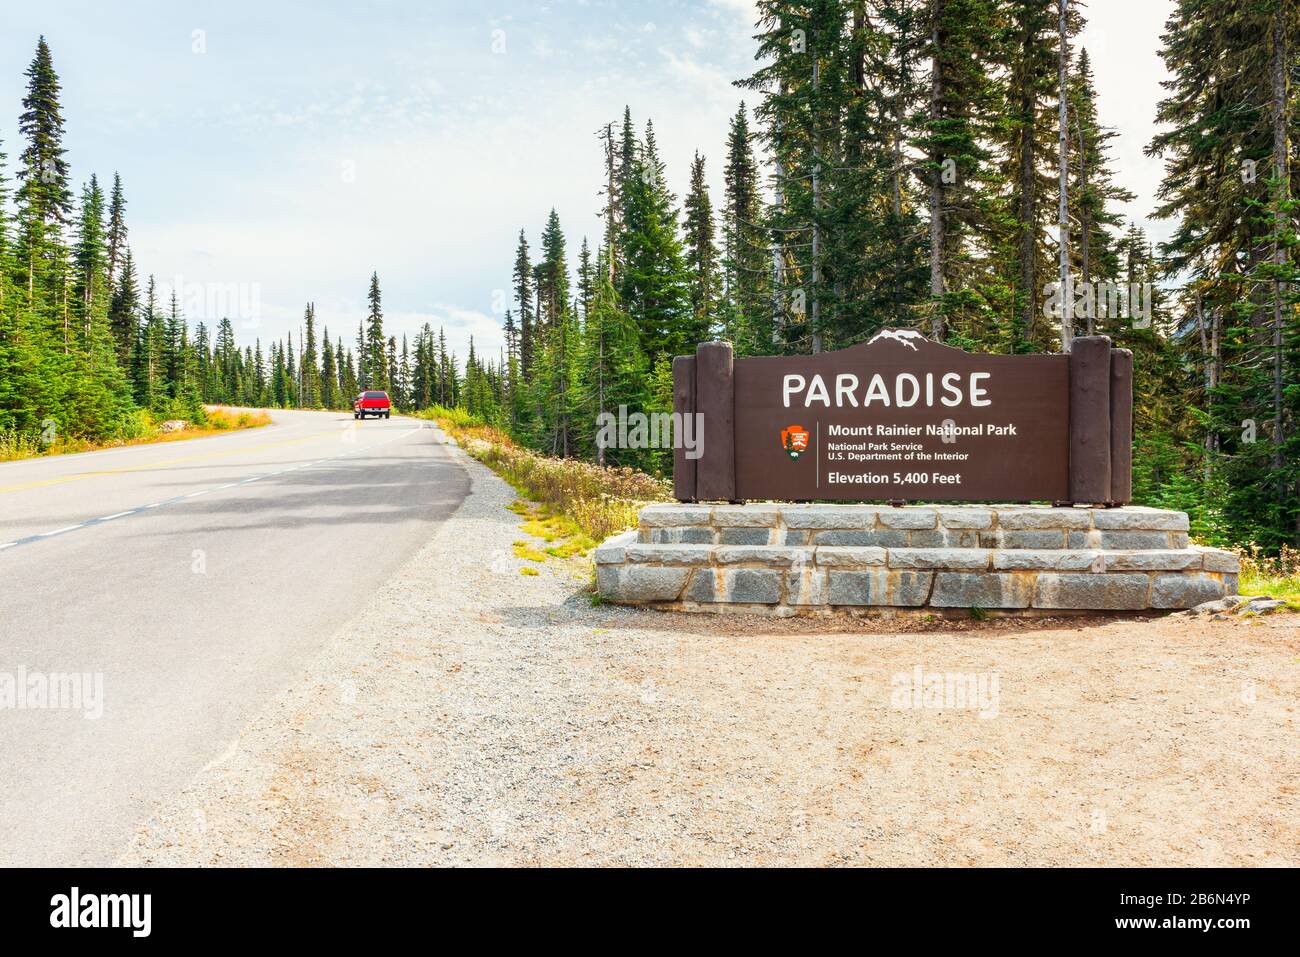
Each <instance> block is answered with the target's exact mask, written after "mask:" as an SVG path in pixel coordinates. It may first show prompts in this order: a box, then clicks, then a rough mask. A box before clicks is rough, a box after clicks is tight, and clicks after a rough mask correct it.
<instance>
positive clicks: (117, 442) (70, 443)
mask: <svg viewBox="0 0 1300 957" xmlns="http://www.w3.org/2000/svg"><path fill="white" fill-rule="evenodd" d="M144 418H145V421H144V424H143V426H142V434H140V435H133V436H131V437H129V438H114V439H99V440H90V439H84V438H79V437H77V436H68V437H62V436H61V437H60V438H58V439H56V440H55V441H54V442H52V443H50V444H49V445H45V444H43V443H42V442H41V441H40V438H39V436H37V435H33V434H31V433H27V432H0V462H13V461H17V460H18V459H30V458H37V457H38V456H50V455H70V454H73V453H76V452H94V451H97V450H99V449H113V448H122V447H124V446H128V445H154V444H157V443H161V442H179V441H182V440H185V439H198V438H203V437H204V436H209V435H218V434H220V433H222V432H232V431H235V430H238V429H256V428H261V427H262V426H264V425H270V424H271V417H270V416H269V415H268V414H267V413H265V412H259V411H256V410H248V409H227V408H222V407H220V406H214V407H212V408H209V409H208V410H207V412H206V416H205V421H204V422H203V423H202V424H201V425H191V424H188V423H187V424H186V427H185V428H183V429H176V430H175V431H172V432H164V431H162V423H161V422H158V421H154V420H153V419H152V418H150V417H148V416H147V415H145V416H144Z"/></svg>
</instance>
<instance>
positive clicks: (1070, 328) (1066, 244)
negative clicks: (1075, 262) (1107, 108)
mask: <svg viewBox="0 0 1300 957" xmlns="http://www.w3.org/2000/svg"><path fill="white" fill-rule="evenodd" d="M1066 3H1067V0H1057V8H1058V10H1059V20H1058V25H1057V43H1058V44H1059V50H1058V51H1057V52H1058V55H1057V61H1058V74H1057V78H1058V83H1057V87H1058V90H1057V96H1058V99H1059V100H1060V101H1061V102H1060V130H1059V134H1058V142H1057V149H1058V154H1059V155H1058V161H1059V165H1060V180H1061V186H1060V195H1059V196H1058V198H1057V200H1058V201H1057V237H1058V238H1057V244H1058V246H1059V251H1060V260H1061V276H1060V280H1059V281H1060V283H1061V288H1060V297H1061V351H1062V352H1069V351H1070V347H1071V345H1072V343H1073V341H1074V289H1073V288H1072V284H1071V282H1070V187H1069V182H1068V180H1069V172H1070V135H1069V129H1070V128H1069V121H1068V118H1067V116H1066V114H1067V112H1068V111H1067V107H1066V101H1065V79H1066V73H1067V72H1068V69H1067V68H1068V66H1069V61H1070V45H1069V38H1068V37H1067V36H1066V32H1065V7H1066Z"/></svg>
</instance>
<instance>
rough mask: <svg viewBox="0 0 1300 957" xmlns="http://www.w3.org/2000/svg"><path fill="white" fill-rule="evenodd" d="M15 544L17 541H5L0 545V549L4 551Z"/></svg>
mask: <svg viewBox="0 0 1300 957" xmlns="http://www.w3.org/2000/svg"><path fill="white" fill-rule="evenodd" d="M17 544H18V543H17V542H5V543H4V544H3V545H0V551H4V550H5V549H6V548H13V547H14V546H15V545H17Z"/></svg>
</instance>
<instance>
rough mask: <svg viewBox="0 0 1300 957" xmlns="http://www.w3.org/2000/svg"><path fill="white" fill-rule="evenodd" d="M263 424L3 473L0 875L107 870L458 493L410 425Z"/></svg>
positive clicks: (460, 483)
mask: <svg viewBox="0 0 1300 957" xmlns="http://www.w3.org/2000/svg"><path fill="white" fill-rule="evenodd" d="M273 417H274V424H272V425H271V426H268V427H265V428H261V429H253V430H249V431H244V432H238V433H232V434H230V435H222V436H217V437H214V438H204V439H195V440H190V441H183V442H173V443H166V444H161V445H141V446H133V447H130V448H123V449H112V450H107V451H103V452H89V453H84V454H80V455H69V456H60V457H55V458H49V459H34V460H28V461H24V462H12V463H5V464H0V580H2V581H3V585H0V768H3V772H4V781H3V785H2V786H0V865H5V866H11V865H73V864H82V865H103V864H109V863H111V862H112V861H113V860H114V858H115V857H116V856H117V854H118V853H119V852H120V851H121V850H122V848H123V846H124V845H125V844H126V842H127V841H128V839H129V838H130V837H131V835H132V833H133V832H134V829H135V828H136V827H137V826H138V824H139V823H140V822H141V821H142V820H144V819H145V818H146V817H147V816H148V814H149V812H150V811H151V810H152V809H153V808H154V807H155V805H156V804H157V803H158V802H159V801H162V800H164V799H166V798H168V797H171V796H173V795H174V794H175V793H176V792H178V791H179V789H180V788H181V787H182V786H183V785H184V784H185V782H186V781H187V780H188V779H189V778H190V777H191V776H192V775H193V774H194V772H196V771H198V770H199V769H201V768H203V767H204V766H205V765H207V764H209V763H210V762H213V761H220V760H221V759H222V755H223V752H225V753H228V752H229V749H230V747H232V744H233V741H234V740H235V737H236V734H237V733H238V732H239V730H240V729H241V728H242V727H243V725H244V724H245V723H246V722H247V721H248V719H249V718H250V717H251V716H252V715H254V714H256V713H257V711H258V710H259V708H261V707H262V706H263V705H264V704H265V703H266V702H268V701H269V700H271V698H272V696H273V695H275V694H276V693H277V692H279V691H281V690H282V689H284V688H285V687H286V686H288V685H289V684H290V683H291V682H292V680H293V679H294V677H295V676H296V675H297V674H299V673H300V670H301V668H302V666H303V665H304V664H305V663H306V661H307V660H308V659H309V658H310V657H311V655H312V654H313V653H314V652H315V651H317V650H318V649H319V648H320V647H321V646H322V644H323V643H324V642H325V641H326V639H327V638H328V637H329V636H330V634H331V633H332V632H333V631H334V630H335V629H336V628H337V627H338V626H340V625H341V624H343V623H344V622H346V621H347V620H348V619H349V618H350V617H351V616H352V614H353V613H354V612H355V611H356V610H358V609H359V607H360V604H361V602H362V601H363V600H364V599H365V598H366V597H367V594H368V593H369V592H370V591H371V590H372V589H373V588H375V587H376V586H377V585H378V584H379V583H380V582H382V581H383V580H384V579H385V578H386V576H388V575H389V574H391V573H392V572H393V571H394V570H395V569H396V568H397V567H399V566H400V565H401V563H402V562H403V561H404V560H405V559H406V558H407V557H408V556H409V555H411V554H412V553H413V552H414V551H415V550H416V549H417V548H418V547H419V546H420V545H422V544H423V543H424V542H425V541H427V540H428V538H429V536H430V534H431V533H432V531H433V529H434V528H435V527H436V526H437V525H438V524H439V523H440V522H441V521H443V520H444V519H445V518H446V517H447V516H448V515H449V514H451V512H453V511H454V510H455V508H456V506H457V505H458V504H459V503H460V502H461V500H462V499H463V498H464V497H465V495H466V494H467V493H468V490H469V480H468V477H467V476H466V474H465V471H464V469H462V468H461V467H460V466H459V465H457V464H456V463H455V462H454V461H453V460H452V458H451V457H450V456H449V455H448V454H447V452H446V450H445V449H444V448H443V447H442V445H441V444H440V440H439V436H440V433H439V432H437V431H436V430H434V429H432V428H426V427H425V423H423V422H421V421H419V420H415V419H405V418H393V419H391V420H385V419H370V420H366V421H364V422H354V420H353V419H352V416H351V415H350V414H346V415H343V414H339V413H330V412H275V413H274V414H273ZM57 675H78V676H83V677H79V678H76V679H62V683H61V684H59V683H58V681H56V680H55V679H54V677H53V676H57ZM43 683H44V684H46V685H47V686H48V687H51V688H59V689H60V691H59V694H58V695H55V694H53V693H51V694H49V695H48V696H47V699H46V705H48V704H49V703H50V702H51V701H52V700H53V699H54V698H56V697H58V698H59V700H60V702H61V703H63V704H71V705H75V706H72V707H60V708H51V707H48V706H44V707H42V706H41V705H42V700H41V697H40V690H39V689H40V688H41V686H42V684H43ZM97 687H98V688H102V692H101V693H99V694H97V693H96V688H97ZM96 712H101V713H98V714H97V713H96Z"/></svg>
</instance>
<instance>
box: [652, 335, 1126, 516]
mask: <svg viewBox="0 0 1300 957" xmlns="http://www.w3.org/2000/svg"><path fill="white" fill-rule="evenodd" d="M1132 372H1133V362H1132V355H1131V354H1130V353H1128V352H1127V351H1125V350H1115V349H1112V348H1111V346H1110V340H1109V339H1107V338H1105V337H1104V336H1084V337H1079V338H1076V339H1075V340H1074V346H1073V350H1072V352H1071V353H1070V354H1069V355H1021V356H1006V355H987V354H977V353H968V352H963V351H962V350H960V349H954V348H952V347H950V346H945V345H941V344H939V343H936V342H931V341H930V340H928V339H926V338H925V337H924V336H922V335H921V334H920V333H918V332H914V331H912V330H905V329H900V330H894V329H886V330H884V331H882V332H880V333H878V334H877V335H876V336H874V337H873V338H872V339H870V340H869V341H867V342H864V343H860V344H858V345H856V346H851V347H850V348H848V349H843V350H841V351H839V352H824V353H820V354H818V355H814V356H753V357H747V358H741V359H735V358H734V357H733V355H732V351H731V346H730V345H729V344H728V343H725V342H707V343H703V344H701V345H700V346H699V348H698V349H697V350H696V354H695V355H694V356H679V357H678V358H677V359H676V360H675V361H674V363H673V396H674V402H673V405H674V409H673V410H674V412H676V413H680V414H683V415H685V414H689V413H699V414H700V416H701V418H702V422H701V425H702V429H703V432H702V436H701V439H702V443H701V448H702V453H701V454H700V456H699V458H698V459H695V460H692V459H690V458H688V457H687V455H686V453H685V451H684V450H682V449H678V450H677V452H676V455H675V460H674V484H675V486H676V496H677V498H678V499H680V500H682V501H698V500H710V499H723V500H729V501H741V500H746V499H790V500H795V501H806V500H819V499H829V500H842V501H873V500H874V501H920V500H924V501H997V502H1020V501H1053V502H1078V503H1093V504H1122V503H1124V502H1127V501H1128V500H1129V497H1130V494H1131V487H1130V468H1131V456H1132V451H1131V444H1132V408H1133V398H1132V390H1133V384H1132V382H1133V378H1132Z"/></svg>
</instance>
